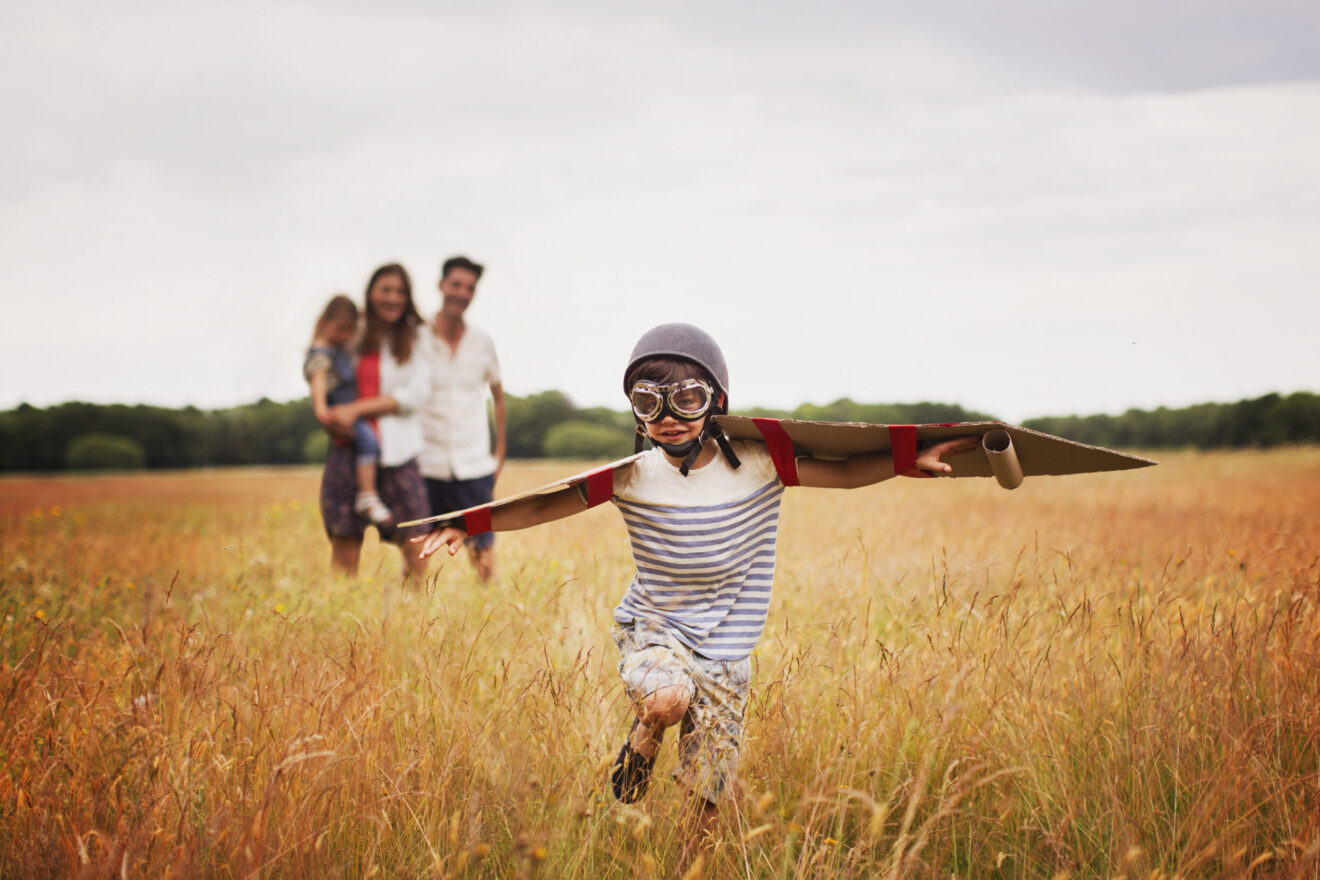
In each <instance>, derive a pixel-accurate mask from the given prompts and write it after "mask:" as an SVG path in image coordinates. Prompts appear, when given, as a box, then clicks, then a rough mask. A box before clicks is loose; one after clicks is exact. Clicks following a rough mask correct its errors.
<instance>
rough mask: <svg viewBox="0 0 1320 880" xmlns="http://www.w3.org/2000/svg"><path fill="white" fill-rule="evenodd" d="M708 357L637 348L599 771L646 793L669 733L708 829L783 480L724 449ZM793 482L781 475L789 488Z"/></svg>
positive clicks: (851, 469)
mask: <svg viewBox="0 0 1320 880" xmlns="http://www.w3.org/2000/svg"><path fill="white" fill-rule="evenodd" d="M728 384H729V378H728V370H727V368H726V366H725V362H724V355H723V353H722V352H721V351H720V348H719V346H718V345H717V344H716V343H715V340H714V339H712V338H711V337H710V336H709V335H708V334H707V333H705V332H704V331H702V330H700V329H698V328H697V327H693V326H691V325H689V324H663V325H661V326H659V327H656V328H654V329H652V330H650V331H648V332H647V333H646V334H644V335H643V336H642V338H641V340H640V341H639V342H638V343H637V345H636V347H635V348H634V349H633V353H632V359H631V360H630V361H629V363H628V366H627V368H626V369H625V370H624V376H623V388H624V392H625V393H626V394H627V395H628V398H629V401H630V402H631V404H632V409H633V415H634V417H635V418H636V420H637V425H638V427H637V430H638V441H637V442H638V448H639V449H640V447H641V438H642V437H643V436H645V437H646V438H648V439H650V441H651V443H652V444H653V447H654V448H653V449H651V451H650V452H649V453H647V454H646V455H644V456H642V457H641V458H639V459H637V460H636V461H634V462H633V463H632V464H631V465H630V466H628V467H627V468H621V469H620V470H619V471H618V472H616V473H615V475H614V495H613V498H612V500H613V502H614V504H615V505H616V506H617V507H618V508H619V511H620V512H621V513H622V514H623V518H624V522H625V524H626V525H627V528H628V534H629V537H630V539H631V542H632V552H633V559H634V561H635V563H636V567H637V570H636V574H635V575H634V576H633V579H632V583H631V584H629V586H628V589H627V591H626V592H625V593H624V595H623V599H622V600H621V601H620V602H619V605H618V607H616V608H615V609H614V621H615V629H614V639H615V642H616V644H617V645H618V648H619V655H620V659H619V674H620V676H621V677H622V678H623V684H624V690H625V691H626V693H627V694H628V697H629V699H630V700H631V701H632V703H633V706H634V708H635V715H636V717H635V718H634V719H633V721H632V727H631V728H630V729H629V731H628V734H627V737H626V738H625V740H624V742H623V746H622V748H620V750H619V755H618V757H617V758H616V760H615V762H614V767H613V770H612V771H611V774H610V782H611V785H612V787H613V789H614V794H615V796H616V797H618V798H619V800H621V801H624V802H627V803H632V802H634V801H636V800H638V799H639V798H641V797H642V796H643V795H644V794H645V793H646V789H647V786H648V784H649V783H650V779H651V771H652V768H653V767H654V766H655V757H656V753H657V752H658V751H659V749H660V744H661V740H662V739H663V737H664V733H665V730H666V729H667V728H669V727H672V726H674V725H679V734H678V756H679V769H678V772H677V774H676V776H677V778H678V779H679V781H680V782H681V783H682V784H683V785H684V787H685V788H687V789H689V790H690V791H691V792H692V793H693V794H694V795H695V797H696V799H697V802H696V804H695V805H694V806H696V808H697V810H698V815H699V818H700V821H701V824H702V826H703V827H704V828H707V829H709V828H710V827H711V826H712V825H713V823H714V820H715V818H716V816H717V815H718V803H719V801H720V799H721V798H722V797H725V796H727V795H728V793H729V791H730V783H731V782H732V780H733V777H734V772H735V769H736V765H737V759H738V749H739V743H740V741H741V739H742V725H743V718H744V716H745V715H746V709H747V698H748V693H749V691H750V688H751V660H750V658H751V653H752V649H753V648H754V647H755V645H756V642H757V640H758V639H759V638H760V636H761V631H762V630H763V629H764V628H765V623H766V614H767V612H768V611H769V608H770V588H771V583H772V581H773V580H774V569H775V544H776V537H777V533H778V528H779V504H780V500H781V498H782V496H783V492H784V482H783V481H782V480H781V478H780V475H779V474H778V472H777V471H776V469H775V465H774V462H773V460H772V459H771V457H770V454H769V452H768V451H767V449H766V447H765V445H764V444H761V443H755V442H745V441H734V442H731V441H729V440H728V439H727V438H726V437H725V436H724V434H723V432H722V431H720V430H719V429H718V428H716V427H715V426H714V425H713V424H712V423H711V421H710V417H711V416H712V415H715V414H719V413H725V412H727V411H728ZM976 443H977V440H976V438H973V437H967V438H960V439H956V440H949V441H945V442H942V443H937V444H935V445H932V446H930V447H928V448H926V449H925V450H923V451H921V452H920V453H919V454H918V457H917V468H918V469H920V470H922V471H925V472H928V473H931V474H947V473H950V472H951V470H952V468H951V467H950V465H948V464H946V463H945V462H944V461H942V459H943V458H944V457H945V456H948V455H953V454H956V453H959V452H965V451H968V450H970V449H971V448H973V447H974V446H975V445H976ZM892 476H894V461H893V459H892V458H891V457H890V456H889V455H880V454H875V455H858V456H854V457H852V458H849V459H846V460H843V461H815V460H812V459H810V458H803V459H800V460H798V461H797V462H796V478H797V482H799V483H800V484H801V485H803V486H818V487H823V488H840V489H846V488H855V487H859V486H866V485H869V484H871V483H878V482H880V481H881V480H886V479H888V478H890V477H892ZM791 480H792V478H790V482H791ZM585 505H586V498H585V495H584V494H582V493H581V492H580V491H579V487H573V488H568V489H564V490H561V491H559V492H554V493H549V494H545V495H534V496H530V497H529V498H527V499H524V500H523V501H520V502H517V503H513V504H509V505H507V506H505V507H499V508H495V509H493V510H491V512H490V513H491V527H492V528H493V529H494V530H496V531H507V530H512V529H521V528H526V527H527V526H532V525H536V524H538V523H543V522H548V521H550V520H554V519H559V518H561V517H565V516H569V515H571V514H574V513H577V512H579V511H581V510H583V509H585ZM467 537H468V536H467V535H466V533H465V532H463V530H462V529H459V528H455V527H453V526H446V527H444V528H442V529H440V530H438V531H435V532H432V533H431V534H429V535H425V536H422V537H420V538H414V539H413V540H414V542H421V543H422V549H421V555H422V556H423V557H427V556H429V555H431V554H432V553H434V552H436V551H437V550H439V549H440V548H441V547H445V548H447V549H448V551H449V553H450V554H451V555H452V554H454V553H456V552H458V549H459V548H460V547H461V546H462V545H463V542H464V540H465V539H466V538H467Z"/></svg>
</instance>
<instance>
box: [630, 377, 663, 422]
mask: <svg viewBox="0 0 1320 880" xmlns="http://www.w3.org/2000/svg"><path fill="white" fill-rule="evenodd" d="M629 397H630V398H631V400H632V408H633V412H634V413H636V414H637V418H639V419H641V420H642V421H644V422H650V421H654V420H655V418H656V417H657V416H659V415H660V410H661V409H663V408H664V405H665V399H664V398H663V397H662V396H660V393H659V392H658V391H656V390H655V389H654V388H646V387H644V386H642V385H635V386H633V390H632V394H631V395H629Z"/></svg>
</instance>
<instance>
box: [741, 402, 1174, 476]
mask: <svg viewBox="0 0 1320 880" xmlns="http://www.w3.org/2000/svg"><path fill="white" fill-rule="evenodd" d="M715 420H716V421H717V422H718V423H719V426H720V427H721V428H723V429H724V433H725V434H726V435H727V436H728V437H729V439H731V440H756V441H760V442H763V443H765V444H766V445H767V446H769V447H770V454H771V457H772V458H774V460H775V466H776V467H777V468H779V470H780V476H781V477H783V476H784V474H785V469H786V468H789V467H790V466H791V467H792V470H793V472H796V465H794V464H793V456H794V455H797V454H801V453H807V454H810V455H813V456H815V457H817V458H847V457H849V456H852V455H859V454H861V453H864V452H879V453H889V454H891V455H893V457H894V471H895V472H896V473H907V472H909V471H911V470H912V469H913V468H914V467H915V464H916V460H917V449H918V448H919V447H921V446H926V445H929V444H930V443H933V442H937V441H940V440H952V439H954V438H956V437H968V436H976V437H980V438H981V444H980V446H979V448H977V449H973V450H971V451H970V452H965V453H961V454H959V455H953V456H949V457H948V458H947V459H945V461H947V462H948V463H949V464H951V465H952V466H953V473H952V474H950V476H954V477H994V478H995V479H996V480H997V481H998V482H999V485H1001V486H1003V487H1004V488H1006V489H1016V488H1017V487H1018V486H1020V485H1021V484H1022V480H1023V479H1024V478H1026V477H1034V476H1056V475H1060V474H1084V473H1091V472H1094V471H1121V470H1127V469H1129V468H1139V467H1149V466H1150V465H1153V464H1156V462H1154V461H1151V460H1150V459H1147V458H1139V457H1137V456H1135V455H1128V454H1126V453H1122V452H1115V451H1114V450H1112V449H1105V448H1103V447H1100V446H1089V445H1087V444H1085V443H1077V442H1075V441H1072V440H1065V439H1063V438H1062V437H1055V436H1054V435H1052V434H1044V433H1042V432H1040V431H1033V430H1031V429H1030V428H1019V427H1017V426H1015V425H1006V424H1004V423H1003V422H957V423H952V424H939V425H871V424H866V423H864V422H808V421H799V420H796V419H756V418H747V417H744V416H716V417H715ZM785 482H786V483H787V482H788V481H787V480H785Z"/></svg>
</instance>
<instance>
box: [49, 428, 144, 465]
mask: <svg viewBox="0 0 1320 880" xmlns="http://www.w3.org/2000/svg"><path fill="white" fill-rule="evenodd" d="M146 461H147V454H146V451H145V450H144V449H143V448H142V444H141V443H138V442H137V441H136V440H130V439H129V438H128V437H119V436H116V435H114V434H84V435H83V436H81V437H76V438H74V439H73V440H72V441H71V442H70V443H69V446H68V448H67V449H66V450H65V451H64V465H65V467H67V468H68V469H69V470H71V471H102V470H118V471H135V470H141V469H142V467H143V466H144V465H145V464H146Z"/></svg>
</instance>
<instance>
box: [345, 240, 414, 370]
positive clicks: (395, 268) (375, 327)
mask: <svg viewBox="0 0 1320 880" xmlns="http://www.w3.org/2000/svg"><path fill="white" fill-rule="evenodd" d="M386 275H397V276H399V280H400V281H401V282H403V292H404V295H405V296H407V297H408V305H407V306H406V307H405V308H404V310H403V317H401V318H399V320H398V321H396V322H394V323H393V324H391V323H389V322H388V321H386V320H385V319H383V318H382V317H381V316H380V315H378V314H376V309H375V307H374V306H372V304H371V289H372V288H373V287H375V286H376V282H377V281H379V280H380V279H382V278H384V277H385V276H386ZM365 298H366V303H367V305H366V309H365V310H364V311H365V313H366V316H367V326H366V329H365V330H364V331H363V333H362V344H361V346H360V347H359V350H360V351H361V353H362V354H374V353H376V352H378V351H380V343H381V340H382V339H383V338H386V337H388V338H389V346H390V354H392V355H393V356H394V359H395V360H396V361H398V362H399V363H401V364H406V363H408V359H409V358H411V357H412V352H413V343H415V342H416V341H417V328H418V327H420V326H421V324H422V316H421V314H419V313H418V311H417V306H416V305H414V304H413V295H412V279H411V278H409V277H408V270H407V269H405V268H403V267H402V266H400V265H399V264H398V263H386V264H385V265H384V266H381V267H380V268H379V269H377V270H376V271H375V272H372V273H371V280H370V281H368V282H367V292H366V297H365Z"/></svg>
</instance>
